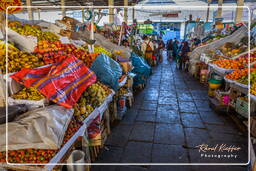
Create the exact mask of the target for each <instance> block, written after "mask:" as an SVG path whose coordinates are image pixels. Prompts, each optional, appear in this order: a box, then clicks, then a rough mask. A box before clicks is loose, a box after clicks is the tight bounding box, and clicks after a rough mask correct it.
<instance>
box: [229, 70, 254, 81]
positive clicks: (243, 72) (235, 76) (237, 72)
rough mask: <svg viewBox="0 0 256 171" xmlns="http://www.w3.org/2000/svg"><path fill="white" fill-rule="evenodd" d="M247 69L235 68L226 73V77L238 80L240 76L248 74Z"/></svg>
mask: <svg viewBox="0 0 256 171" xmlns="http://www.w3.org/2000/svg"><path fill="white" fill-rule="evenodd" d="M248 70H249V69H248V68H245V69H238V70H235V71H234V72H232V73H230V74H227V75H226V78H227V79H230V80H238V79H240V78H241V77H243V76H246V75H248ZM252 71H253V69H252V68H251V72H252Z"/></svg>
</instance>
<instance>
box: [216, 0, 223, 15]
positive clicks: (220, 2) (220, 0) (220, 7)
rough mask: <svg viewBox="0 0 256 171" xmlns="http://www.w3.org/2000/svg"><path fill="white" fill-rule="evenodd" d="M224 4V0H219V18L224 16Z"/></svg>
mask: <svg viewBox="0 0 256 171" xmlns="http://www.w3.org/2000/svg"><path fill="white" fill-rule="evenodd" d="M222 4H223V0H218V11H217V16H216V17H217V18H221V17H222Z"/></svg>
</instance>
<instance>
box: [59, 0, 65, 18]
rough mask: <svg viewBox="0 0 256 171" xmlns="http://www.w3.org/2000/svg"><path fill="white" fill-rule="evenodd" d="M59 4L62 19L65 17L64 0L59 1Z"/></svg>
mask: <svg viewBox="0 0 256 171" xmlns="http://www.w3.org/2000/svg"><path fill="white" fill-rule="evenodd" d="M60 4H61V12H62V17H65V16H66V8H65V0H61V1H60Z"/></svg>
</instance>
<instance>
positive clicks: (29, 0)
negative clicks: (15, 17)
mask: <svg viewBox="0 0 256 171" xmlns="http://www.w3.org/2000/svg"><path fill="white" fill-rule="evenodd" d="M26 5H27V6H28V8H27V10H28V19H29V20H34V17H33V11H32V8H29V7H31V6H32V3H31V0H26Z"/></svg>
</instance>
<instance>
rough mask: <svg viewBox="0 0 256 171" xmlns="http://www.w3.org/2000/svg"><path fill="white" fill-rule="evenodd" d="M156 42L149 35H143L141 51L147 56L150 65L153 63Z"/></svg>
mask: <svg viewBox="0 0 256 171" xmlns="http://www.w3.org/2000/svg"><path fill="white" fill-rule="evenodd" d="M154 50H155V49H154V44H153V43H152V41H151V40H150V39H149V38H148V36H146V35H144V36H143V43H142V45H141V51H142V53H143V55H144V57H145V59H146V60H147V61H148V63H149V64H150V65H152V57H153V53H154Z"/></svg>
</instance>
